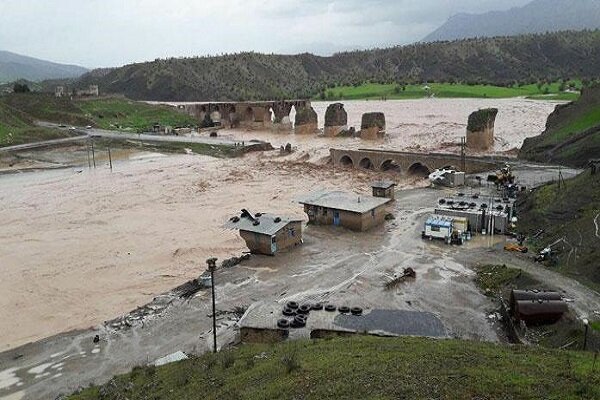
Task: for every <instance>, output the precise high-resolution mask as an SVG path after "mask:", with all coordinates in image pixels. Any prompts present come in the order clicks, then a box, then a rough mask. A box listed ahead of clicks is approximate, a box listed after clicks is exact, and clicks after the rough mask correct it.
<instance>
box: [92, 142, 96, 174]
mask: <svg viewBox="0 0 600 400" xmlns="http://www.w3.org/2000/svg"><path fill="white" fill-rule="evenodd" d="M92 160H93V162H94V169H96V153H95V151H94V138H92Z"/></svg>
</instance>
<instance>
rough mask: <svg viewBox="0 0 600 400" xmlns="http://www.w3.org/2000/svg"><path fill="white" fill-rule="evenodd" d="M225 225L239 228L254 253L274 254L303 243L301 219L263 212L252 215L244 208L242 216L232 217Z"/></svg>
mask: <svg viewBox="0 0 600 400" xmlns="http://www.w3.org/2000/svg"><path fill="white" fill-rule="evenodd" d="M225 226H226V227H227V228H230V229H239V231H240V236H241V237H242V239H244V241H245V242H246V246H248V249H250V252H251V253H253V254H265V255H269V256H272V255H275V253H277V252H278V251H281V250H284V249H287V248H288V247H292V246H297V245H299V244H301V243H302V220H301V219H295V218H289V217H280V216H277V215H273V214H262V213H257V214H254V215H252V214H250V213H249V212H248V211H247V210H242V213H241V215H240V216H234V217H231V218H230V219H229V221H228V222H227V224H226V225H225Z"/></svg>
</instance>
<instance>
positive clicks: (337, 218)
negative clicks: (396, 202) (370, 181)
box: [299, 191, 392, 231]
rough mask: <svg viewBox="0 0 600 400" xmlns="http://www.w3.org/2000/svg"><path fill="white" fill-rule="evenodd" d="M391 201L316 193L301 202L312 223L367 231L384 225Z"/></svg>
mask: <svg viewBox="0 0 600 400" xmlns="http://www.w3.org/2000/svg"><path fill="white" fill-rule="evenodd" d="M391 201H392V199H388V198H381V197H372V196H364V195H358V194H354V193H345V192H337V191H334V192H317V193H313V194H310V195H308V196H306V197H305V198H303V199H301V200H299V203H300V204H303V205H304V212H305V213H306V214H307V215H308V220H309V222H310V223H313V224H318V225H334V226H343V227H345V228H348V229H351V230H354V231H366V230H368V229H370V228H372V227H374V226H377V225H380V224H382V223H383V222H384V221H385V216H386V215H387V212H386V205H387V204H388V203H389V202H391Z"/></svg>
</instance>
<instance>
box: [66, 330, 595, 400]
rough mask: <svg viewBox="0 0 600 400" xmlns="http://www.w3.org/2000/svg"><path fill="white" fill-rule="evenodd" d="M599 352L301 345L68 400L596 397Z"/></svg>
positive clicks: (368, 341)
mask: <svg viewBox="0 0 600 400" xmlns="http://www.w3.org/2000/svg"><path fill="white" fill-rule="evenodd" d="M593 358H594V357H593V354H592V353H583V352H569V351H557V350H548V349H542V348H533V347H523V346H501V345H496V344H491V343H481V342H468V341H461V340H432V339H423V338H376V337H368V336H365V337H360V336H357V337H352V338H346V339H333V340H320V341H293V342H286V343H283V344H278V345H251V346H249V345H248V346H242V347H240V348H239V349H236V350H232V351H223V352H221V353H218V354H216V355H214V354H205V355H203V356H201V357H199V358H193V359H189V360H185V361H182V362H178V363H174V364H169V365H166V366H162V367H144V368H139V367H138V368H134V370H133V371H132V372H131V373H130V374H126V375H123V376H118V377H115V378H114V379H112V380H111V381H110V382H109V383H107V384H105V385H103V386H101V387H94V388H90V389H86V390H84V391H83V392H81V393H79V394H77V395H73V396H71V397H70V399H72V400H91V399H130V400H134V399H148V398H153V399H260V400H264V399H453V400H460V399H534V398H535V399H582V398H583V399H592V398H599V396H600V376H599V374H598V369H599V368H600V365H596V367H595V372H593V370H592V368H593ZM150 393H151V397H149V394H150Z"/></svg>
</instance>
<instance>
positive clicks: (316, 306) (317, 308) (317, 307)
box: [311, 303, 323, 311]
mask: <svg viewBox="0 0 600 400" xmlns="http://www.w3.org/2000/svg"><path fill="white" fill-rule="evenodd" d="M311 308H312V309H313V310H315V311H319V310H322V309H323V303H315V304H313V305H312V307H311Z"/></svg>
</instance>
